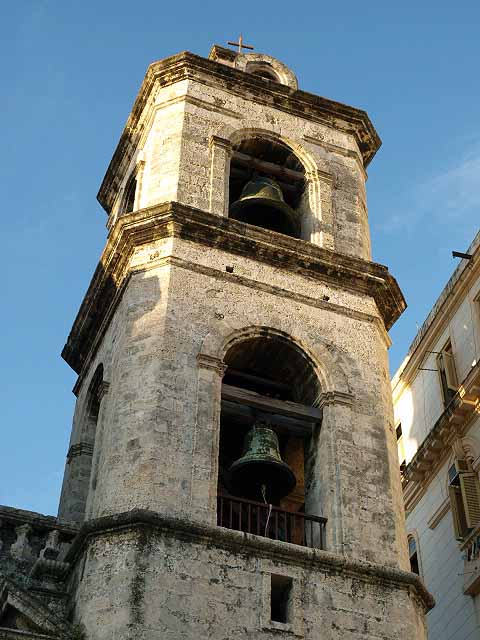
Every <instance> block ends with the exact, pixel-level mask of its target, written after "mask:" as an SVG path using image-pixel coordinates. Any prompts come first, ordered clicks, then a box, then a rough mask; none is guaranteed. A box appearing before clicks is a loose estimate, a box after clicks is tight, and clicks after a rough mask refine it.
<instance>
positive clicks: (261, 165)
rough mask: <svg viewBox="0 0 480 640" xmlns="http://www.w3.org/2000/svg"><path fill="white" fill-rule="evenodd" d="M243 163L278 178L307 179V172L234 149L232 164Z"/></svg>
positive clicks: (244, 165) (242, 164) (299, 180)
mask: <svg viewBox="0 0 480 640" xmlns="http://www.w3.org/2000/svg"><path fill="white" fill-rule="evenodd" d="M233 163H235V164H237V165H241V166H243V167H249V168H251V169H257V170H258V171H264V172H265V173H268V174H270V175H272V176H275V177H276V178H284V179H285V178H286V179H287V180H292V181H297V182H301V181H303V180H305V174H304V173H302V172H301V171H294V170H293V169H287V168H286V167H281V166H279V165H278V164H275V163H274V162H267V161H266V160H259V159H258V158H254V157H253V156H249V155H248V154H246V153H241V151H234V152H233V154H232V164H233Z"/></svg>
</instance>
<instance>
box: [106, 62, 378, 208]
mask: <svg viewBox="0 0 480 640" xmlns="http://www.w3.org/2000/svg"><path fill="white" fill-rule="evenodd" d="M188 79H194V80H196V81H198V82H202V83H204V84H214V85H215V86H217V87H220V88H223V89H224V90H226V91H228V92H230V93H234V94H236V95H240V96H242V97H244V98H245V99H248V100H254V101H255V102H257V103H259V104H265V105H270V106H272V107H274V108H275V109H280V110H282V111H285V112H288V113H292V114H295V115H297V116H299V117H302V118H305V119H307V120H313V121H318V122H321V123H324V124H326V125H328V126H333V127H335V128H336V129H339V130H342V131H344V132H346V133H350V134H352V135H353V136H355V138H356V141H357V144H358V147H359V149H360V152H361V154H362V158H363V163H364V166H365V167H366V166H367V165H368V163H369V162H370V160H371V159H372V158H373V156H374V155H375V153H376V152H377V150H378V149H379V147H380V145H381V141H380V138H379V136H378V134H377V132H376V131H375V128H374V127H373V125H372V123H371V121H370V119H369V117H368V115H367V113H366V112H365V111H362V110H361V109H356V108H354V107H350V106H348V105H345V104H342V103H340V102H335V101H333V100H328V99H327V98H323V97H321V96H317V95H314V94H311V93H307V92H305V91H293V90H292V89H290V88H289V87H287V86H284V85H282V84H279V83H276V82H271V81H269V80H265V79H264V78H261V77H259V76H256V75H253V74H249V73H245V72H244V71H239V70H238V69H234V68H232V67H229V66H227V65H225V64H222V63H219V62H216V61H215V60H209V59H207V58H203V57H201V56H197V55H194V54H193V53H189V52H188V51H184V52H182V53H179V54H177V55H175V56H171V57H169V58H165V59H164V60H160V61H158V62H154V63H153V64H151V65H150V66H149V68H148V70H147V73H146V75H145V78H144V80H143V83H142V86H141V87H140V91H139V93H138V96H137V98H136V100H135V104H134V106H133V109H132V112H131V113H130V116H129V118H128V120H127V124H126V126H125V129H124V131H123V133H122V135H121V138H120V142H119V143H118V146H117V148H116V150H115V153H114V155H113V158H112V160H111V162H110V165H109V167H108V169H107V173H106V174H105V178H104V179H103V182H102V185H101V187H100V190H99V192H98V196H97V197H98V201H99V202H100V204H101V205H102V207H103V208H104V209H105V210H106V211H107V212H108V213H110V211H111V208H112V206H113V200H114V193H115V191H114V189H112V186H113V185H114V183H116V181H117V180H118V176H119V175H120V174H121V171H120V169H121V167H125V163H126V162H127V161H129V159H130V158H131V157H132V154H133V153H134V151H135V149H136V146H137V144H138V141H139V139H140V137H141V135H142V132H143V129H144V124H145V123H144V122H143V115H144V109H145V107H146V106H147V105H148V104H150V102H151V100H150V98H151V95H152V92H153V91H154V90H155V89H156V88H158V87H165V86H169V85H172V84H175V83H177V82H181V81H182V80H188Z"/></svg>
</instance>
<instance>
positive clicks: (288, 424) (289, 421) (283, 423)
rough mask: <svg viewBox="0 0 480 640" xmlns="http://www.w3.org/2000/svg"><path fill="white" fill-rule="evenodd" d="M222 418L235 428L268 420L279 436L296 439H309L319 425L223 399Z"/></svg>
mask: <svg viewBox="0 0 480 640" xmlns="http://www.w3.org/2000/svg"><path fill="white" fill-rule="evenodd" d="M222 416H223V417H224V418H225V419H226V420H228V422H229V423H231V424H232V426H234V427H235V426H246V427H250V426H251V425H252V424H253V423H254V422H255V420H267V421H268V422H270V423H271V424H272V427H273V429H274V430H275V432H276V433H278V434H279V435H285V436H295V437H296V438H309V437H310V436H311V435H312V433H313V429H314V427H315V425H316V424H317V422H313V421H312V422H306V421H305V420H303V419H302V420H298V419H297V418H292V416H282V415H279V414H278V413H271V412H270V411H266V410H261V409H255V408H254V407H250V406H248V405H246V404H239V403H238V402H232V401H231V400H225V399H222Z"/></svg>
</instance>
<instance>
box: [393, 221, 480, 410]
mask: <svg viewBox="0 0 480 640" xmlns="http://www.w3.org/2000/svg"><path fill="white" fill-rule="evenodd" d="M468 252H469V253H472V254H473V258H472V259H471V260H470V261H468V262H462V263H460V264H459V265H458V267H457V268H456V269H455V271H454V272H453V274H452V276H451V278H450V279H449V281H448V282H447V284H446V285H445V287H444V289H443V291H442V292H441V294H440V296H439V297H438V299H437V301H436V302H435V304H434V305H433V308H432V310H431V311H430V313H429V314H428V316H427V318H426V319H425V321H424V323H423V324H422V326H421V328H420V330H419V331H418V333H417V335H416V336H415V338H414V340H413V342H412V344H411V345H410V348H409V350H408V354H407V357H406V358H405V360H404V361H403V363H402V364H401V365H400V367H399V369H398V370H397V372H396V373H395V375H394V376H393V378H392V389H393V396H394V402H395V401H396V399H397V398H398V397H399V396H400V395H401V394H402V392H403V390H404V389H405V387H406V386H408V385H409V384H411V382H412V381H413V379H414V378H415V376H416V375H417V372H418V368H419V367H421V366H422V362H424V360H425V357H426V356H427V355H428V351H429V350H432V349H433V348H434V346H435V344H436V342H437V341H438V340H439V339H440V337H441V336H442V334H443V332H444V331H445V328H446V327H448V324H449V322H450V321H451V319H452V316H453V315H454V314H455V312H456V311H457V309H458V307H459V306H460V305H461V304H462V302H463V300H464V299H465V296H466V293H467V292H468V291H469V289H470V288H471V287H472V286H473V285H474V283H475V281H476V280H477V278H478V277H479V276H480V259H479V255H480V232H479V233H478V234H477V235H476V236H475V238H474V240H473V242H472V243H471V245H470V247H469V248H468Z"/></svg>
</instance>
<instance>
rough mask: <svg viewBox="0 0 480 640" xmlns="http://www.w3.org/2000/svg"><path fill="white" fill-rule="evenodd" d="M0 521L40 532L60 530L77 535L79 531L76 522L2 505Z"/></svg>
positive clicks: (0, 507)
mask: <svg viewBox="0 0 480 640" xmlns="http://www.w3.org/2000/svg"><path fill="white" fill-rule="evenodd" d="M0 521H3V522H10V523H11V524H12V525H13V526H20V525H23V524H28V525H30V526H31V527H32V528H33V529H36V530H40V531H51V530H53V529H58V530H59V531H61V532H63V533H65V534H67V535H75V534H76V533H77V531H78V525H77V524H76V523H75V522H67V521H62V520H58V519H57V518H55V517H54V516H45V515H43V514H41V513H35V512H34V511H25V510H23V509H15V508H14V507H7V506H4V505H0Z"/></svg>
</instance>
